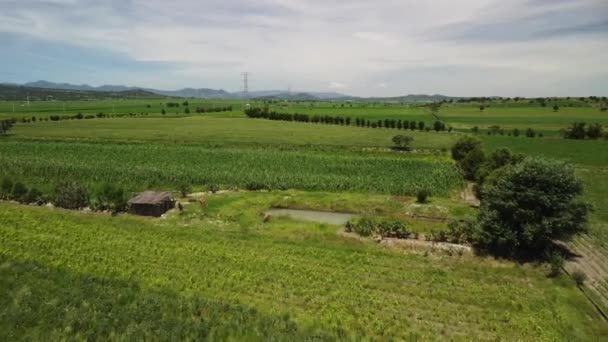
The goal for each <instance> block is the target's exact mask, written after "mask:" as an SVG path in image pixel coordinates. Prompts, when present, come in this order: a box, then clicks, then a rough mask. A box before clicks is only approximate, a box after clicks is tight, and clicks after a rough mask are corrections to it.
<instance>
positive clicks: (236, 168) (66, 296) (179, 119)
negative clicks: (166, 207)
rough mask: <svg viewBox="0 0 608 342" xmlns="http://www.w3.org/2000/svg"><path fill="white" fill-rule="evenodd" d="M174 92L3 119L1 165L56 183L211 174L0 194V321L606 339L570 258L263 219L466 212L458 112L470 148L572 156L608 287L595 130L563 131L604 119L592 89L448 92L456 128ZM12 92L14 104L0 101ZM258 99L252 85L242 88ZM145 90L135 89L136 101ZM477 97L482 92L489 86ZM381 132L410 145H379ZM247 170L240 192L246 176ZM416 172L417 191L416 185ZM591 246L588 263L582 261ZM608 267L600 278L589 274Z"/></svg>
mask: <svg viewBox="0 0 608 342" xmlns="http://www.w3.org/2000/svg"><path fill="white" fill-rule="evenodd" d="M169 101H173V102H180V103H181V102H182V101H184V100H183V99H177V100H176V99H141V100H120V101H118V100H112V101H111V100H102V101H69V102H66V103H65V105H66V109H65V113H66V115H74V114H77V113H79V112H82V113H83V114H95V113H98V112H104V113H112V112H115V113H130V112H132V113H149V115H145V116H138V117H132V118H129V117H124V118H95V119H90V120H61V121H42V122H41V121H40V120H37V121H36V122H30V123H22V122H18V123H17V124H16V125H15V127H14V128H13V129H12V130H11V131H10V132H9V134H8V135H6V136H0V165H2V167H1V168H0V180H1V179H3V178H6V179H10V180H13V181H20V182H23V183H24V184H26V185H27V186H35V187H37V188H39V189H40V190H43V191H44V192H45V193H52V192H53V191H54V189H55V188H56V186H57V184H59V183H61V182H65V181H73V182H78V183H81V184H83V185H86V187H87V188H88V189H95V188H96V187H99V186H101V185H102V184H105V183H110V184H113V185H115V186H118V187H120V188H122V189H124V190H126V191H127V192H137V191H141V190H147V189H154V190H162V191H176V190H178V189H179V188H180V187H181V186H182V185H184V184H186V185H188V186H189V187H191V189H192V190H193V191H206V190H208V189H209V188H211V186H212V185H217V186H219V188H220V189H221V190H223V191H222V192H220V193H218V194H214V195H211V194H206V195H205V197H204V198H205V202H204V204H203V205H201V204H200V203H199V202H198V198H199V197H191V198H190V200H188V199H183V200H182V202H183V205H184V207H185V209H184V211H183V213H181V214H179V213H177V212H172V213H171V214H170V215H169V216H168V217H167V218H164V219H147V218H138V217H135V216H132V215H127V214H120V215H118V216H110V215H103V214H99V213H81V212H76V211H66V210H62V209H50V208H39V207H30V206H25V205H17V204H14V203H6V202H0V241H1V243H0V290H2V292H1V293H2V294H0V340H22V339H33V340H40V339H50V340H62V339H76V340H81V339H104V340H105V339H110V340H116V339H118V340H120V339H123V340H134V339H135V340H139V339H152V340H157V339H160V340H183V339H205V338H207V339H216V340H217V339H220V340H225V339H232V340H310V339H320V340H335V339H362V340H391V339H395V340H406V339H410V340H416V339H418V340H530V341H531V340H534V341H545V340H546V341H552V340H580V341H589V340H604V339H606V338H608V324H607V323H606V322H605V321H603V320H602V319H601V317H600V315H599V314H598V313H597V311H596V309H595V308H594V307H593V306H592V304H591V303H590V302H589V300H588V298H586V297H585V296H584V295H583V292H581V291H580V290H579V289H578V288H577V286H576V285H575V284H574V282H573V281H572V280H571V279H570V278H568V277H567V276H565V275H563V276H559V277H557V278H548V277H547V276H546V274H547V271H548V270H547V266H546V265H542V264H516V263H512V262H508V261H500V260H495V259H491V258H482V257H477V256H472V255H468V254H464V255H462V254H458V253H453V252H449V253H445V252H441V251H438V250H435V249H428V250H425V251H423V252H422V251H417V250H416V251H415V250H411V249H408V248H393V247H387V246H385V245H382V244H380V245H379V244H378V243H376V242H374V241H373V240H372V239H362V240H359V239H353V238H349V237H346V236H343V235H341V234H339V233H338V230H339V229H340V227H339V226H332V225H326V224H315V223H304V222H300V221H296V220H290V219H284V218H273V219H272V220H271V221H270V222H268V223H263V215H262V212H263V211H264V210H265V209H267V208H270V207H287V208H300V209H318V210H332V211H343V212H350V213H355V214H357V215H373V216H378V217H388V218H392V219H398V220H402V221H403V222H405V223H406V225H407V227H408V229H410V230H411V231H414V232H417V233H422V234H426V233H428V232H429V231H431V230H436V229H445V228H446V224H447V221H448V220H452V219H463V218H472V217H474V216H475V214H476V209H473V208H471V207H469V206H468V205H467V204H466V203H464V202H463V201H462V200H461V198H460V191H461V190H462V189H463V187H464V184H465V183H464V180H463V178H462V175H461V172H460V170H459V169H458V168H457V167H456V165H455V164H454V162H453V161H452V160H451V158H450V156H449V149H450V147H451V145H452V144H453V143H454V142H455V141H456V140H457V139H458V138H459V137H461V136H462V135H463V134H465V132H466V133H467V134H468V132H470V128H471V127H474V126H478V127H480V128H481V129H482V132H481V133H480V134H479V137H480V138H481V139H482V141H483V147H484V149H485V151H486V152H491V151H493V150H495V149H497V148H500V147H508V148H510V149H511V150H512V151H514V152H519V153H524V154H527V155H544V156H548V157H552V158H557V159H564V160H568V161H570V162H571V163H573V164H574V165H575V167H576V173H577V175H578V176H579V177H580V178H581V179H582V180H583V182H584V185H585V199H587V200H588V201H590V202H591V203H592V204H593V206H594V212H593V213H592V215H591V221H590V231H589V234H588V235H584V236H583V237H582V238H581V239H580V240H577V242H576V246H577V247H580V248H582V250H584V251H585V253H587V252H588V251H591V252H592V253H593V260H594V261H595V262H597V263H596V264H593V265H594V266H593V267H595V268H594V270H595V271H597V272H595V273H597V274H599V276H598V277H600V278H597V279H596V278H592V279H590V280H589V281H588V283H587V284H588V287H589V289H591V290H593V291H596V292H594V293H597V294H598V296H599V297H600V300H602V299H601V298H603V297H602V296H605V298H608V275H607V274H606V273H604V272H605V269H606V266H602V265H601V260H606V259H605V258H606V256H608V216H607V213H608V202H607V201H606V196H605V194H606V192H608V183H607V182H606V180H607V179H608V177H607V175H608V141H606V140H597V141H590V140H585V141H576V140H566V139H562V138H561V137H559V135H558V132H559V130H560V129H561V128H564V127H566V126H568V124H569V123H571V122H572V121H586V122H588V123H591V122H599V123H603V124H606V125H608V120H607V118H608V114H606V113H605V112H600V110H599V108H598V107H597V106H596V105H595V104H593V105H591V104H588V103H586V102H581V103H578V104H577V107H568V106H567V104H568V103H565V104H564V105H562V106H561V108H560V110H559V111H558V112H554V111H553V109H552V108H551V107H552V105H548V106H547V107H540V106H539V105H535V104H529V103H523V102H521V101H520V102H506V103H502V102H498V101H497V102H495V103H494V102H493V103H492V104H491V105H490V106H488V107H487V108H485V109H484V111H483V112H481V111H480V110H479V104H476V103H451V104H444V105H443V106H442V107H441V108H440V109H439V110H438V111H437V113H436V115H437V116H438V117H439V118H440V119H441V120H443V121H444V122H445V123H446V124H448V125H450V126H452V127H454V128H455V129H456V131H453V132H451V133H448V132H440V133H437V132H420V131H411V130H396V129H386V128H376V129H374V128H362V127H361V128H360V127H355V126H340V125H325V124H312V123H299V122H282V121H270V120H264V119H249V118H246V117H244V114H243V111H242V108H244V105H245V103H244V101H226V100H224V101H221V100H216V101H211V100H188V101H189V107H190V108H191V109H192V108H195V107H196V106H205V107H207V108H209V107H213V106H227V105H232V106H233V111H232V112H218V113H204V114H195V113H191V114H190V115H187V114H186V113H184V112H183V109H184V108H183V106H180V107H179V109H175V108H173V109H171V110H167V113H166V114H165V115H162V114H161V109H162V108H163V104H164V103H166V102H169ZM13 104H15V107H16V110H15V113H13V112H12V108H13ZM21 104H22V103H20V102H0V117H2V118H10V117H15V118H18V119H22V118H31V117H32V116H35V117H37V118H46V117H49V116H50V115H63V103H61V102H51V101H40V102H32V103H31V105H30V106H29V107H27V106H21ZM252 104H253V105H263V104H264V103H262V102H252ZM148 105H150V107H148ZM486 105H487V104H486ZM270 106H271V109H273V110H277V111H281V112H285V113H304V114H310V115H315V114H316V115H332V116H348V117H351V118H357V117H359V118H366V119H370V120H373V119H378V120H383V119H395V120H416V121H425V122H426V123H427V125H428V124H431V123H432V122H433V121H434V120H435V118H434V117H433V116H432V115H431V111H430V109H429V108H427V107H424V106H423V105H421V104H401V103H384V104H382V103H358V102H344V103H331V102H298V103H295V102H278V103H275V102H273V103H271V104H270ZM491 125H500V126H501V127H503V128H505V129H511V128H519V129H520V130H525V129H526V128H528V127H531V128H533V129H535V130H537V131H540V132H544V133H545V136H544V137H542V138H538V137H537V138H527V137H524V136H519V137H511V136H507V135H505V136H500V135H495V136H488V135H487V134H485V132H484V131H483V130H485V129H486V128H487V127H488V126H491ZM396 134H405V135H409V136H412V137H413V138H414V141H413V145H412V147H413V150H412V151H410V152H399V151H395V150H393V149H391V146H392V142H391V138H392V137H393V136H394V135H396ZM247 189H248V190H251V189H262V190H263V191H258V192H250V191H245V190H247ZM420 189H428V190H430V191H431V192H432V194H431V198H430V202H429V203H427V204H424V205H422V204H419V203H415V198H414V197H413V196H414V195H415V194H416V192H417V191H418V190H420ZM596 265H600V266H596ZM602 276H603V277H605V280H604V279H602V278H601V277H602Z"/></svg>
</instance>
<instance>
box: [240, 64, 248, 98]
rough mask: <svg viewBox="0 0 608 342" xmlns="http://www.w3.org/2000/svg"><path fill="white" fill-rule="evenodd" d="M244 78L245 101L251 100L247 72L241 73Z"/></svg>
mask: <svg viewBox="0 0 608 342" xmlns="http://www.w3.org/2000/svg"><path fill="white" fill-rule="evenodd" d="M241 76H242V77H243V97H244V98H245V100H248V99H249V73H248V72H247V71H245V72H243V73H241Z"/></svg>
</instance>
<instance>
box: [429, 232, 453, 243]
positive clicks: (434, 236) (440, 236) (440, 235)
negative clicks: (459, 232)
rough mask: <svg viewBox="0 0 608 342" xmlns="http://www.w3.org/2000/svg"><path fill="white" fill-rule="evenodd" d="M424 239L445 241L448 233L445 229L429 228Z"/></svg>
mask: <svg viewBox="0 0 608 342" xmlns="http://www.w3.org/2000/svg"><path fill="white" fill-rule="evenodd" d="M426 240H428V241H434V242H447V241H448V234H447V232H446V231H445V230H439V229H431V231H430V232H429V234H428V235H427V236H426Z"/></svg>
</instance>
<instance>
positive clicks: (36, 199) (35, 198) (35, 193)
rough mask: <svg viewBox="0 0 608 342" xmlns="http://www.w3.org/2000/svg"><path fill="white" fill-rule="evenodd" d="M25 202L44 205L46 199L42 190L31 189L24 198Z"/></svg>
mask: <svg viewBox="0 0 608 342" xmlns="http://www.w3.org/2000/svg"><path fill="white" fill-rule="evenodd" d="M23 202H24V203H28V204H31V203H35V204H38V205H42V204H44V203H45V202H46V198H45V196H44V194H43V193H42V192H41V191H40V190H38V189H36V188H35V187H31V188H30V190H29V191H28V192H27V194H25V196H24V197H23Z"/></svg>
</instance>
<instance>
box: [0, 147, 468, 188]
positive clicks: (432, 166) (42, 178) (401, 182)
mask: <svg viewBox="0 0 608 342" xmlns="http://www.w3.org/2000/svg"><path fill="white" fill-rule="evenodd" d="M0 163H1V164H2V165H3V167H2V169H1V170H0V176H1V177H7V178H11V180H13V181H22V182H26V183H27V184H32V185H38V186H41V187H44V186H48V185H49V184H53V183H57V182H60V181H76V182H81V183H84V184H97V183H112V184H115V185H120V186H123V187H124V188H125V189H127V190H132V191H137V190H143V189H169V190H171V189H175V187H176V186H179V185H181V184H188V185H190V186H193V187H197V186H200V187H204V186H208V185H210V184H217V185H220V186H221V187H222V188H252V187H253V188H255V189H270V190H277V189H300V190H313V191H353V192H374V193H387V194H395V195H411V194H413V193H415V192H416V191H417V190H419V189H427V190H429V191H430V192H431V193H432V194H433V195H445V194H447V193H448V192H449V191H450V189H453V188H454V187H457V186H460V185H461V184H462V177H461V174H460V172H459V170H458V169H457V168H456V166H454V165H453V164H452V163H451V162H450V161H447V160H445V159H443V158H435V157H412V156H405V155H398V154H394V153H382V152H344V151H341V152H335V151H310V150H308V151H305V150H299V149H295V150H294V149H291V150H289V149H288V150H281V149H256V148H243V147H230V148H228V147H208V146H206V147H203V146H186V145H179V146H176V145H154V144H146V145H138V144H128V145H127V144H88V143H58V142H10V141H7V142H5V143H3V144H1V145H0Z"/></svg>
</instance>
